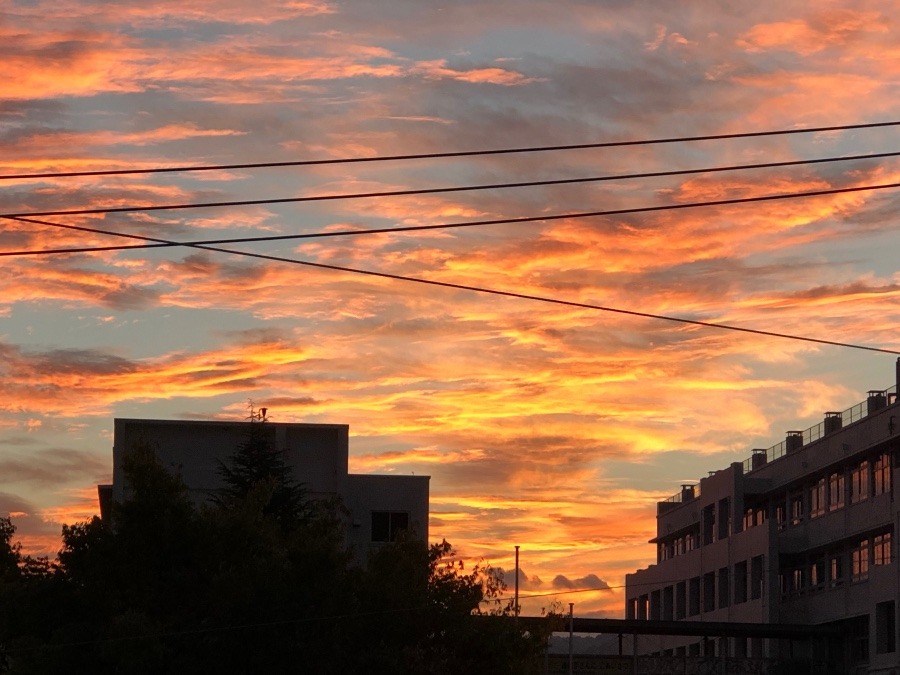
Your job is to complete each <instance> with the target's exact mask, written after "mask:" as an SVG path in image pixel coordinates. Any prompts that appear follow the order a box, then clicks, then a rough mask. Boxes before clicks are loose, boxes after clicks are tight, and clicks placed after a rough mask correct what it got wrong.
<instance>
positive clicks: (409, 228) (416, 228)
mask: <svg viewBox="0 0 900 675" xmlns="http://www.w3.org/2000/svg"><path fill="white" fill-rule="evenodd" d="M896 187H900V183H888V184H884V185H861V186H857V187H850V188H833V189H830V190H813V191H810V192H793V193H781V194H774V195H761V196H758V197H735V198H734V199H719V200H715V201H705V202H685V203H683V204H664V205H660V206H640V207H634V208H628V209H608V210H605V211H577V212H573V213H558V214H543V215H540V216H522V217H519V218H498V219H493V220H470V221H465V222H459V223H440V224H435V225H403V226H400V227H379V228H370V229H364V230H334V231H330V232H309V233H304V234H272V235H265V236H257V237H228V238H220V239H200V240H195V241H183V242H175V241H171V240H168V239H160V238H158V237H143V236H138V235H131V234H125V233H121V232H116V231H114V230H104V229H99V228H93V227H86V226H79V225H64V224H62V223H53V222H47V221H44V220H38V219H35V218H31V217H29V216H19V215H2V214H0V218H7V219H9V220H16V221H20V222H24V223H34V224H36V225H47V226H50V227H58V228H63V229H68V230H76V231H81V232H90V233H93V234H104V235H109V236H114V237H122V238H126V239H137V240H140V241H147V242H153V243H150V244H138V245H130V246H126V245H121V246H83V247H69V248H57V249H40V250H30V249H29V250H21V251H0V257H17V256H35V255H52V254H62V253H97V252H102V251H126V250H132V249H144V248H166V247H172V246H208V245H218V244H246V243H260V242H273V241H290V240H297V239H323V238H330V237H353V236H364V235H372V234H392V233H398V232H421V231H428V230H447V229H460V228H466V227H482V226H486V225H510V224H516V223H534V222H543V221H553V220H571V219H577V218H597V217H602V216H620V215H628V214H636V213H652V212H656V211H674V210H680V209H693V208H702V207H710V206H727V205H734V204H747V203H752V202H764V201H775V200H782V199H799V198H805V197H821V196H826V195H834V194H843V193H847V192H862V191H870V190H885V189H890V188H896Z"/></svg>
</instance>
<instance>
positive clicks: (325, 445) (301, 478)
mask: <svg viewBox="0 0 900 675" xmlns="http://www.w3.org/2000/svg"><path fill="white" fill-rule="evenodd" d="M250 424H251V423H249V422H218V421H210V422H207V421H181V420H139V419H117V420H115V427H114V428H115V436H114V445H113V486H112V497H113V500H115V501H121V500H122V499H123V497H124V496H125V491H126V489H127V486H126V485H125V476H124V473H123V466H122V465H123V457H124V455H125V453H126V452H128V451H129V450H130V449H132V448H134V447H136V446H137V445H139V444H145V445H148V446H149V447H150V448H151V449H153V450H154V451H155V452H156V455H157V457H158V458H159V460H160V462H161V463H162V464H163V466H165V467H166V468H167V469H169V470H170V471H172V472H173V473H175V474H177V475H179V476H180V477H181V478H182V480H183V481H184V483H185V485H186V486H187V487H188V491H189V493H190V495H191V497H192V498H193V499H194V501H195V502H196V503H198V504H200V503H203V502H205V501H208V500H209V498H210V493H211V492H212V491H214V490H216V489H217V488H220V487H221V486H222V479H221V477H220V474H219V466H220V464H219V463H220V462H225V463H227V462H228V460H229V458H230V457H232V456H233V455H234V454H235V452H236V451H237V450H238V448H239V447H240V445H241V444H242V443H244V442H245V441H246V439H247V437H248V432H249V430H250V429H249V427H250ZM253 424H254V425H255V428H254V432H256V433H263V434H265V435H266V436H267V437H268V438H269V441H270V442H271V443H272V444H273V446H274V447H276V448H279V449H281V450H282V451H283V452H284V456H285V462H286V463H287V465H288V466H290V467H291V469H292V471H293V476H294V479H295V480H296V481H297V482H298V483H302V484H303V486H304V487H305V488H306V490H307V494H308V495H309V496H310V497H313V498H327V497H338V498H339V499H340V501H341V502H342V504H343V505H344V506H345V507H346V509H347V510H348V512H349V514H348V516H347V538H348V544H349V545H350V546H351V548H352V549H353V552H354V555H355V556H356V559H357V561H358V562H360V563H363V562H365V560H366V558H367V557H368V555H369V552H370V551H371V550H372V549H373V547H374V546H377V545H379V544H376V543H373V542H372V513H373V512H376V511H381V512H393V513H406V514H408V520H409V529H410V532H411V533H412V534H413V535H414V536H416V537H417V538H418V539H420V540H422V541H427V540H428V500H429V481H430V477H429V476H379V475H364V474H348V471H347V467H348V457H349V427H348V426H347V425H346V424H284V423H277V422H274V423H273V422H265V423H260V422H256V423H253Z"/></svg>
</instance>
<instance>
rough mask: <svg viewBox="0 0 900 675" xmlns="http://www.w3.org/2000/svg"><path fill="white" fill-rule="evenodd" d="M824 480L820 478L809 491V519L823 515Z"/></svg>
mask: <svg viewBox="0 0 900 675" xmlns="http://www.w3.org/2000/svg"><path fill="white" fill-rule="evenodd" d="M825 506H826V505H825V479H824V478H820V479H819V480H818V481H816V484H815V485H813V486H812V488H811V489H810V491H809V517H810V518H818V517H819V516H821V515H822V514H824V513H825Z"/></svg>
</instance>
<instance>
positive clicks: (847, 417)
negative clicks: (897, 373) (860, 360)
mask: <svg viewBox="0 0 900 675" xmlns="http://www.w3.org/2000/svg"><path fill="white" fill-rule="evenodd" d="M873 394H876V395H877V394H883V395H884V397H885V403H886V402H887V401H888V400H890V397H891V396H892V395H894V396H895V395H896V394H897V387H896V386H893V387H890V388H889V389H885V390H883V391H882V390H878V391H872V392H869V396H870V398H871V396H872V395H873ZM869 405H870V403H869V399H866V400H865V401H863V402H861V403H857V404H856V405H854V406H851V407H849V408H847V409H846V410H844V411H843V412H840V413H828V414H829V415H834V416H835V417H837V418H839V419H840V426H839V427H838V428H840V427H842V426H847V425H848V424H853V423H854V422H858V421H859V420H861V419H862V418H863V417H866V416H867V415H868V414H869ZM880 409H881V408H878V410H880ZM826 429H828V431H830V430H831V427H830V425H829V423H828V422H826V421H824V420H823V421H822V422H819V423H818V424H816V425H814V426H811V427H810V428H809V429H806V430H805V431H802V432H796V433H797V435H801V434H802V438H803V445H808V444H809V443H812V442H813V441H817V440H819V439H820V438H822V437H823V436H825V435H826V433H828V431H826ZM789 433H790V432H789ZM787 448H788V442H787V441H786V440H785V441H781V443H776V444H775V445H773V446H772V447H771V448H766V449H765V451H763V450H762V449H760V450H757V451H754V453H753V456H752V457H748V458H747V459H745V460H744V461H743V462H742V465H743V467H744V473H750V472H751V471H754V470H756V469H759V468H761V467H763V466H765V465H767V464H769V463H770V462H774V461H775V460H777V459H781V458H782V457H784V456H785V455H786V454H788V449H787ZM763 452H765V457H766V459H765V461H763V460H762V454H763ZM691 487H692V488H693V490H692V491H686V490H685V489H684V486H683V487H682V490H681V492H678V493H677V494H674V495H672V496H671V497H669V498H668V499H665V500H663V501H665V502H671V503H675V504H680V503H682V502H684V501H688V500H690V499H691V498H695V497H699V496H700V485H699V483H698V484H697V485H694V486H691Z"/></svg>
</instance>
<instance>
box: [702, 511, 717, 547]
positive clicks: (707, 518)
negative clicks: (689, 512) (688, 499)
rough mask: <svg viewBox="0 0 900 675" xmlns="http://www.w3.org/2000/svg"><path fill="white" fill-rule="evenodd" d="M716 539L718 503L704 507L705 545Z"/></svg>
mask: <svg viewBox="0 0 900 675" xmlns="http://www.w3.org/2000/svg"><path fill="white" fill-rule="evenodd" d="M715 540H716V505H715V504H710V505H709V506H707V507H706V508H705V509H703V545H704V546H706V545H707V544H712V543H713V542H714V541H715Z"/></svg>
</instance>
